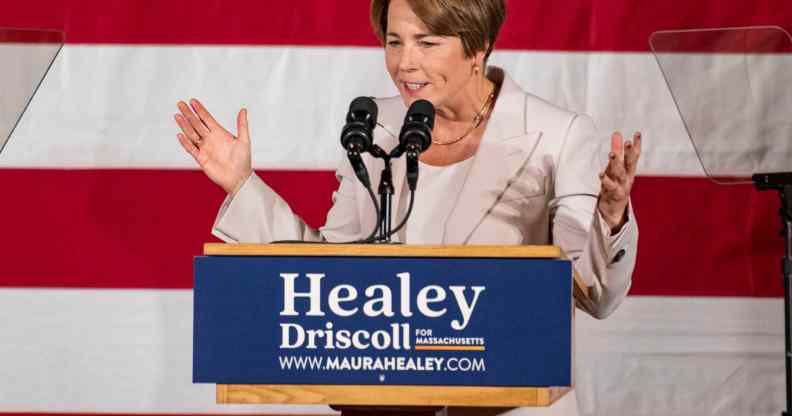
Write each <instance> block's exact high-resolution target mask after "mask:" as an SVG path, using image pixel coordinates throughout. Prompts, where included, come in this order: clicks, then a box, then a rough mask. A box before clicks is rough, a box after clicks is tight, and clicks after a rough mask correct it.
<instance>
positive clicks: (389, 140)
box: [212, 68, 638, 318]
mask: <svg viewBox="0 0 792 416" xmlns="http://www.w3.org/2000/svg"><path fill="white" fill-rule="evenodd" d="M491 75H492V77H493V80H495V81H496V82H500V83H501V89H500V94H499V96H498V100H497V101H496V103H495V107H494V109H493V112H492V114H491V116H490V119H489V121H488V123H487V127H486V131H485V132H484V136H483V138H482V140H481V144H480V146H479V149H478V151H477V152H476V155H475V156H474V160H473V162H472V165H471V167H470V169H469V172H468V174H467V176H466V177H464V178H463V180H464V184H463V185H462V187H461V192H460V193H459V195H454V196H453V197H455V198H456V202H455V205H454V208H453V210H452V211H451V214H450V215H449V216H448V218H438V220H439V221H445V233H444V235H443V238H442V241H438V242H437V243H438V244H555V245H558V246H560V247H561V248H562V249H563V250H564V251H565V252H566V253H567V255H568V256H569V258H571V259H572V260H573V264H574V267H575V268H576V270H577V271H578V273H579V274H580V276H581V277H582V279H583V280H584V282H585V284H586V285H587V286H588V287H589V296H590V298H589V299H578V300H577V305H578V307H580V308H582V309H583V310H585V311H586V312H588V313H590V314H591V315H592V316H594V317H596V318H604V317H606V316H608V315H609V314H610V313H612V312H613V311H614V310H615V309H616V307H617V306H618V305H619V304H620V303H621V301H622V300H623V299H624V297H625V295H626V294H627V291H628V290H629V288H630V282H631V275H632V271H633V268H634V266H635V259H636V249H637V244H638V226H637V224H636V221H635V217H634V215H633V213H632V209H631V208H630V212H629V214H628V215H629V218H628V221H627V223H626V224H625V225H624V226H623V227H622V229H621V230H620V232H619V233H618V234H617V235H614V236H611V235H610V229H609V228H608V226H607V225H606V224H605V221H604V220H603V219H602V217H601V216H600V215H599V211H598V210H596V201H597V194H598V193H599V189H600V183H599V177H598V173H599V172H600V171H601V170H602V169H603V168H604V166H605V164H606V162H607V153H608V149H609V148H608V145H609V144H610V141H609V140H608V139H607V138H604V137H603V138H601V137H600V136H598V135H596V130H595V127H594V123H593V122H592V120H591V119H590V118H589V117H588V116H586V115H582V114H576V113H572V112H569V111H567V110H564V109H561V108H558V107H556V106H554V105H551V104H549V103H547V102H545V101H543V100H541V99H539V98H537V97H535V96H533V95H530V94H527V93H526V92H524V91H523V90H522V89H521V88H520V87H519V86H518V85H517V84H516V83H514V81H512V80H511V78H509V77H508V76H506V75H505V74H504V73H503V71H502V70H500V69H498V68H493V71H492V72H491ZM377 105H378V107H379V124H380V127H378V128H376V129H375V142H376V143H377V144H379V146H381V147H382V148H383V149H385V150H386V151H388V150H390V149H391V148H393V147H394V146H396V144H397V143H398V140H397V139H396V138H395V137H394V136H395V135H396V134H398V132H399V130H400V129H401V125H402V122H403V120H404V115H405V113H406V111H407V109H406V108H405V106H404V103H403V101H402V99H401V98H400V97H392V98H385V99H379V100H377ZM364 161H365V163H366V165H367V167H368V170H369V173H370V175H371V179H372V184H374V185H375V186H376V184H378V183H379V176H380V172H381V170H382V162H381V161H380V160H376V159H374V158H372V157H371V156H370V155H365V156H364ZM392 169H393V182H394V188H395V190H396V192H395V194H394V195H393V207H394V212H395V214H394V216H395V219H394V223H395V222H396V221H398V220H400V219H401V218H402V216H403V214H404V212H405V210H406V203H407V202H409V201H408V200H409V189H408V188H407V185H406V183H405V182H406V181H405V180H404V177H405V170H406V165H405V161H404V158H401V159H398V160H396V161H394V162H393V165H392ZM336 175H337V177H338V180H339V184H340V185H339V188H338V190H337V191H336V192H335V193H334V194H333V207H332V208H331V209H330V211H329V212H328V214H327V221H326V224H325V225H324V226H323V227H321V228H320V229H319V230H315V229H312V228H310V227H308V226H307V225H306V224H305V223H304V222H303V221H302V220H301V219H300V218H299V217H297V216H296V215H294V213H293V212H292V210H291V209H290V208H289V206H288V204H287V203H286V202H285V201H284V200H283V199H281V198H280V197H279V196H278V195H277V194H276V193H275V192H274V191H273V190H272V189H271V188H270V187H269V186H267V185H266V184H265V183H264V182H263V181H262V180H261V179H260V178H259V177H258V176H257V175H255V174H253V175H251V176H250V178H248V180H247V181H246V182H245V183H244V184H243V185H242V187H241V188H240V189H239V191H237V193H236V194H235V195H233V196H229V197H228V198H226V200H225V201H224V202H223V204H222V206H221V208H220V211H219V213H218V215H217V219H216V221H215V224H214V228H213V230H212V233H213V234H214V235H215V236H217V237H218V238H220V239H222V240H224V241H226V242H230V243H266V242H270V241H274V240H310V241H321V240H327V241H352V240H355V239H359V238H364V237H365V236H367V235H368V234H369V233H370V231H371V230H372V229H373V227H374V226H375V224H376V213H375V212H374V208H373V206H372V205H371V199H370V197H369V195H368V192H367V191H366V190H365V188H364V187H363V185H361V184H360V183H359V181H358V180H357V178H356V177H355V175H354V172H353V171H352V168H351V166H350V165H349V163H348V161H346V160H344V161H343V162H342V163H341V165H340V167H339V168H338V170H337V172H336ZM375 189H376V188H375ZM427 197H433V196H424V195H416V198H427ZM631 205H632V204H630V207H631ZM399 238H400V239H401V241H403V238H404V234H403V233H402V234H401V235H400V236H399Z"/></svg>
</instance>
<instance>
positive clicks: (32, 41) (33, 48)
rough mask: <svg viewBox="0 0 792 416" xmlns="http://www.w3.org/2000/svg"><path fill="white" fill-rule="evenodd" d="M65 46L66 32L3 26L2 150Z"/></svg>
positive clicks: (0, 83) (0, 37)
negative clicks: (64, 35) (64, 37)
mask: <svg viewBox="0 0 792 416" xmlns="http://www.w3.org/2000/svg"><path fill="white" fill-rule="evenodd" d="M62 46H63V33H62V32H57V31H48V30H28V29H8V28H0V152H2V151H3V148H5V145H6V143H7V142H8V139H9V138H10V137H11V133H13V131H14V128H15V127H16V125H17V123H18V122H19V120H20V118H22V114H23V113H24V112H25V109H26V108H27V106H28V104H29V103H30V100H31V99H32V98H33V95H34V94H35V93H36V90H37V89H38V87H39V85H41V81H42V80H43V79H44V76H45V75H46V74H47V71H48V70H49V68H50V66H51V65H52V62H53V61H54V60H55V57H56V56H57V55H58V52H59V51H60V49H61V47H62Z"/></svg>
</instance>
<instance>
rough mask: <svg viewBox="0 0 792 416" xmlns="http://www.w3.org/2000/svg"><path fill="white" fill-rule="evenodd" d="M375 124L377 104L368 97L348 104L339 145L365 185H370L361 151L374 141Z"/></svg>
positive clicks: (369, 146) (356, 174) (365, 149)
mask: <svg viewBox="0 0 792 416" xmlns="http://www.w3.org/2000/svg"><path fill="white" fill-rule="evenodd" d="M376 125H377V104H376V103H375V102H374V100H372V99H371V98H369V97H358V98H355V99H354V100H352V103H351V104H350V105H349V112H348V113H347V116H346V124H345V125H344V128H343V129H342V130H341V146H343V147H344V149H346V151H347V157H348V158H349V163H350V164H352V168H353V169H354V171H355V176H357V178H358V179H359V180H360V182H361V183H362V184H363V185H365V186H366V187H370V186H371V180H370V179H369V175H368V170H366V164H365V163H363V159H362V158H361V157H360V154H361V153H365V152H367V151H368V150H369V149H370V148H371V146H372V144H373V143H374V127H375V126H376Z"/></svg>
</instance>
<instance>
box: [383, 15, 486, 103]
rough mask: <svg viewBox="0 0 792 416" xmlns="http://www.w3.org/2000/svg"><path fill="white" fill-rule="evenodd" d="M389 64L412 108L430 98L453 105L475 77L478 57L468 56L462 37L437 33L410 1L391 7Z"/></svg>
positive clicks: (397, 86)
mask: <svg viewBox="0 0 792 416" xmlns="http://www.w3.org/2000/svg"><path fill="white" fill-rule="evenodd" d="M385 63H386V65H387V67H388V73H390V76H391V79H393V82H394V84H396V88H398V89H399V93H400V94H401V96H402V98H403V99H404V103H405V104H406V105H407V106H408V107H409V106H410V104H412V103H413V102H415V101H417V100H419V99H424V100H429V101H430V102H431V103H432V104H434V106H435V107H438V108H442V107H448V106H451V107H453V106H454V105H455V104H456V105H459V104H462V103H458V101H460V100H461V99H463V98H462V97H465V94H461V93H462V92H463V91H464V90H465V89H466V88H467V87H468V86H469V84H470V83H471V81H472V79H473V66H474V65H475V63H476V61H475V59H474V58H466V57H465V52H464V49H463V47H462V41H461V40H460V39H459V38H458V37H446V36H436V35H433V34H432V33H429V30H428V29H427V28H426V26H425V25H424V24H423V22H421V19H419V18H418V16H416V15H415V13H413V11H412V9H410V6H409V5H408V4H407V1H406V0H393V1H391V2H390V7H388V33H387V34H386V39H385Z"/></svg>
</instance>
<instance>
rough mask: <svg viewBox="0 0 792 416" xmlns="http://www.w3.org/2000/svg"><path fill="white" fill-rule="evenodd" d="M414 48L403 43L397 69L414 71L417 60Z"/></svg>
mask: <svg viewBox="0 0 792 416" xmlns="http://www.w3.org/2000/svg"><path fill="white" fill-rule="evenodd" d="M415 54H416V50H415V48H414V47H412V46H407V45H405V46H404V47H403V48H402V50H401V56H400V57H399V70H400V71H404V72H410V71H414V70H415V69H416V63H417V61H418V59H417V57H416V56H415Z"/></svg>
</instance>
